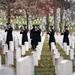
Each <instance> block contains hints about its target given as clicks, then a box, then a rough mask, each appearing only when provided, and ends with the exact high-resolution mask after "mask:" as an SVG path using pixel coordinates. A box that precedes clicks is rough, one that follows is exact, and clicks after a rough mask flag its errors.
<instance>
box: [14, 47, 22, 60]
mask: <svg viewBox="0 0 75 75" xmlns="http://www.w3.org/2000/svg"><path fill="white" fill-rule="evenodd" d="M15 56H16V59H19V58H21V49H20V48H19V47H17V48H16V55H15Z"/></svg>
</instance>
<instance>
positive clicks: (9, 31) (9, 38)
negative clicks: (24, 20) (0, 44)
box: [5, 27, 13, 44]
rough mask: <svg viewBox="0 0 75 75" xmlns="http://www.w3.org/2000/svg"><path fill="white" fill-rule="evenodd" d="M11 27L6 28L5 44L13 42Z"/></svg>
mask: <svg viewBox="0 0 75 75" xmlns="http://www.w3.org/2000/svg"><path fill="white" fill-rule="evenodd" d="M12 30H13V28H12V27H8V28H7V29H6V30H5V32H7V37H6V43H7V44H8V43H9V41H13V36H12Z"/></svg>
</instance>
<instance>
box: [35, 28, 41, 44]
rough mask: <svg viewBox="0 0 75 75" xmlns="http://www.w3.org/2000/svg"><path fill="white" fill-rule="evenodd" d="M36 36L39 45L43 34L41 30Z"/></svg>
mask: <svg viewBox="0 0 75 75" xmlns="http://www.w3.org/2000/svg"><path fill="white" fill-rule="evenodd" d="M36 34H37V35H36V37H37V43H38V42H41V35H40V34H41V29H40V28H39V29H38V30H37V31H36Z"/></svg>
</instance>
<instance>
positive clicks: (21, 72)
mask: <svg viewBox="0 0 75 75" xmlns="http://www.w3.org/2000/svg"><path fill="white" fill-rule="evenodd" d="M16 75H34V62H33V57H32V56H26V57H23V58H20V59H18V60H17V64H16Z"/></svg>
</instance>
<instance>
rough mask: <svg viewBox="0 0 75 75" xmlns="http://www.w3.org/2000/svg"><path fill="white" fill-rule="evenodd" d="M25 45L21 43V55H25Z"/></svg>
mask: <svg viewBox="0 0 75 75" xmlns="http://www.w3.org/2000/svg"><path fill="white" fill-rule="evenodd" d="M25 53H26V52H25V45H22V50H21V55H25Z"/></svg>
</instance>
